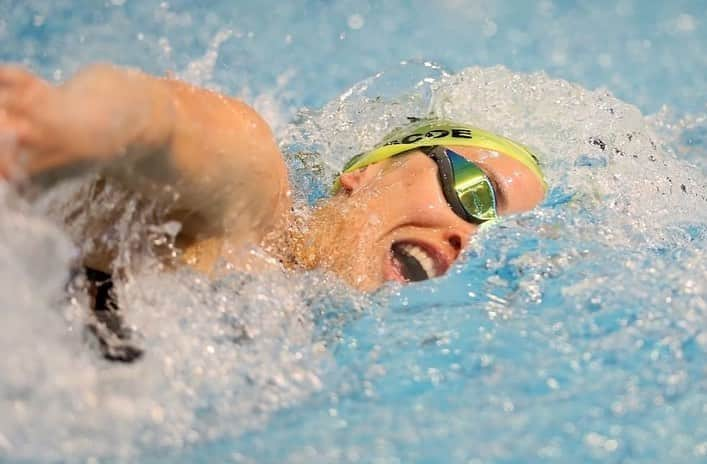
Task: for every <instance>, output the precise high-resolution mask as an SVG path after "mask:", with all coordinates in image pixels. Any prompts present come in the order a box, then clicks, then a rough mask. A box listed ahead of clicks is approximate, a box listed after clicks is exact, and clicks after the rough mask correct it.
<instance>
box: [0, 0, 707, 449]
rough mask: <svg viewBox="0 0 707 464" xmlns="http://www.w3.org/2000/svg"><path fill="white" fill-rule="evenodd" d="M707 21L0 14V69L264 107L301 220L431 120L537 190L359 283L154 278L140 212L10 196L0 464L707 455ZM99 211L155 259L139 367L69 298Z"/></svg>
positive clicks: (43, 8)
mask: <svg viewBox="0 0 707 464" xmlns="http://www.w3.org/2000/svg"><path fill="white" fill-rule="evenodd" d="M704 6H705V5H704V2H702V1H697V0H695V1H682V2H680V1H676V2H671V3H670V4H668V3H663V2H655V4H653V2H650V3H649V2H638V1H630V0H620V1H619V2H564V1H550V0H545V1H541V2H535V3H534V2H521V1H515V2H511V1H508V2H501V1H484V0H479V1H464V0H445V1H441V2H421V1H402V0H398V1H390V2H388V1H375V2H374V1H369V2H354V1H338V2H329V1H322V0H318V1H314V0H309V1H302V2H290V3H287V4H285V3H280V2H267V1H261V2H226V1H223V2H211V4H209V5H208V7H206V6H204V5H198V4H194V3H193V2H186V1H172V2H154V1H141V2H136V1H132V0H112V1H110V2H105V3H104V4H100V5H99V4H92V5H80V4H78V2H69V1H62V0H60V1H53V2H48V1H46V0H45V1H34V0H31V1H25V2H12V1H7V0H0V12H2V15H0V39H1V40H2V44H3V45H2V47H1V48H0V60H2V61H8V60H9V61H19V62H23V63H25V64H26V65H28V66H30V67H31V68H32V69H34V70H36V71H38V72H40V73H42V74H43V75H44V76H45V77H47V78H49V79H55V80H61V79H64V78H66V77H68V76H70V75H71V73H72V72H74V71H75V70H76V69H78V68H79V67H80V66H81V65H84V64H87V63H90V62H92V61H96V60H109V61H112V62H116V63H119V64H123V65H132V66H139V67H141V68H143V69H146V70H148V71H151V72H155V73H164V72H166V71H171V72H174V73H175V74H177V75H179V76H181V77H183V78H185V79H188V80H190V81H192V82H195V83H198V84H201V85H205V86H209V87H211V88H215V89H219V90H222V91H226V92H229V93H231V94H235V95H238V96H241V97H242V98H244V99H246V100H247V101H249V102H250V103H252V104H253V105H254V106H256V108H258V110H260V111H261V112H262V113H263V114H265V115H266V117H267V118H268V120H269V121H270V122H271V123H272V124H273V126H274V127H275V129H276V132H277V134H278V138H279V140H280V141H281V146H282V149H283V151H284V153H285V154H286V156H287V157H288V161H289V163H290V165H291V167H292V172H293V180H294V181H295V183H296V184H297V185H298V192H297V194H298V197H299V198H300V199H301V201H302V202H313V201H316V200H317V199H318V198H320V197H321V196H322V195H323V194H324V192H325V191H326V185H328V181H329V180H330V179H331V178H332V176H333V174H334V173H335V172H336V171H337V170H338V169H339V168H340V167H341V166H342V164H343V162H344V161H345V160H346V159H347V158H348V157H349V156H351V155H353V154H355V153H357V152H358V151H360V150H362V149H365V148H367V147H370V146H371V145H372V144H374V143H375V142H376V141H377V140H379V139H380V137H381V136H382V135H384V134H385V133H386V132H387V131H388V130H390V129H391V128H393V127H395V126H396V125H398V124H400V123H401V122H403V121H405V119H406V117H407V116H419V115H427V114H430V113H432V114H435V115H438V116H442V117H448V118H452V119H458V120H463V121H473V122H474V124H476V125H479V126H480V127H485V128H488V129H490V130H495V131H498V132H500V133H503V134H505V135H508V136H510V137H512V138H515V139H518V140H522V141H523V142H524V143H526V144H527V145H529V146H531V147H533V148H534V149H535V150H536V151H538V152H539V153H541V154H542V160H543V164H544V165H545V169H546V172H547V176H548V182H549V184H550V185H551V190H550V192H549V194H548V197H547V199H546V200H545V202H544V203H543V205H542V206H541V207H540V208H538V209H537V210H535V211H532V212H529V213H526V214H522V215H518V216H514V217H508V218H504V219H503V220H502V221H501V222H500V223H499V224H496V225H494V226H492V227H489V228H486V229H484V230H482V231H481V233H480V234H479V236H478V237H477V238H475V239H474V241H473V243H472V244H471V245H470V247H469V251H468V252H467V254H466V256H465V258H464V259H463V260H462V261H461V262H460V263H458V264H457V265H455V266H454V267H453V269H452V270H451V271H450V272H449V274H448V275H447V276H445V277H444V278H441V279H437V280H434V281H428V282H423V283H420V284H416V285H410V286H406V287H399V286H389V287H386V288H384V289H383V290H381V291H380V292H377V293H376V294H373V295H361V294H359V293H357V292H354V291H352V290H350V289H347V288H346V287H345V286H344V285H342V284H341V283H340V282H338V281H337V280H336V279H335V278H334V277H332V276H330V275H326V274H323V273H319V272H311V273H301V274H297V275H282V274H280V273H270V274H266V275H259V276H248V275H241V274H237V273H233V272H227V273H225V277H223V278H220V279H218V280H216V281H207V280H206V279H204V278H203V277H201V276H198V275H196V274H193V273H190V272H189V271H187V270H183V271H181V272H178V273H175V274H164V273H159V272H157V271H156V270H155V266H156V265H155V263H154V262H152V261H151V259H150V246H149V245H150V244H152V243H158V242H159V243H162V242H164V241H165V240H167V241H168V240H169V236H170V231H172V230H173V228H172V227H171V225H170V224H169V223H165V224H162V223H160V222H159V220H156V219H155V218H159V211H157V209H156V208H153V207H150V205H148V207H144V205H141V204H140V200H138V199H135V198H133V197H131V196H130V195H126V194H125V193H124V192H121V191H120V190H119V189H117V188H112V187H109V188H108V189H107V190H106V191H104V192H102V193H100V194H98V195H96V193H95V192H91V187H90V186H91V182H90V180H91V179H90V178H86V179H78V180H77V181H72V182H69V183H66V184H62V185H58V186H56V187H55V188H53V189H51V190H50V191H49V192H44V193H41V194H38V195H36V198H34V199H33V200H32V201H27V200H23V199H20V198H18V197H17V195H15V193H14V192H13V191H12V190H11V189H8V188H7V187H6V186H2V189H1V190H0V209H2V214H0V237H1V239H0V257H1V259H0V275H1V276H2V278H1V279H0V290H2V291H0V303H2V307H3V308H5V311H4V318H3V323H2V327H3V328H4V333H3V336H2V337H0V348H2V351H3V353H4V356H3V358H2V359H1V360H0V372H1V373H2V375H0V391H1V392H2V395H0V405H1V410H2V411H3V414H2V418H0V460H2V461H4V462H57V461H62V462H63V461H75V462H104V461H106V462H116V461H117V462H122V461H127V462H136V461H139V462H155V463H158V462H237V463H255V462H257V463H264V462H273V463H275V462H278V463H279V462H291V463H300V462H302V463H305V462H306V463H310V462H317V463H319V462H321V463H328V462H331V463H340V462H352V463H353V462H377V463H378V462H379V463H407V462H420V463H437V462H460V463H514V462H518V463H521V462H522V463H526V462H621V463H634V462H635V463H639V462H641V463H643V462H704V461H706V460H707V423H706V422H705V421H704V420H703V417H704V416H705V414H706V413H707V383H706V380H705V370H704V365H705V360H706V359H707V354H706V351H707V264H706V263H707V260H706V259H705V245H707V186H706V185H707V182H706V179H707V163H706V158H705V152H706V150H707V136H706V135H705V134H707V122H706V121H707V120H706V119H705V117H706V113H707V111H706V109H707V107H706V103H707V85H706V83H705V76H706V75H707V54H705V52H704V46H705V44H706V43H707V21H706V20H707V14H706V13H705V11H706V10H705V8H704ZM312 153H316V154H312ZM89 177H90V176H89ZM67 200H71V201H68V203H69V204H70V205H69V206H66V203H67ZM74 200H75V201H74ZM74 205H79V206H80V207H81V208H82V210H83V211H84V212H83V213H82V215H79V216H78V219H76V220H74V221H73V222H71V223H70V224H69V226H68V227H60V226H58V225H57V222H56V218H57V217H60V216H67V215H71V212H72V209H71V208H72V207H73V206H74ZM89 205H91V206H92V207H91V208H87V206H89ZM115 205H119V206H120V208H122V209H121V211H122V213H121V214H120V219H119V220H118V221H117V222H116V224H114V225H113V226H112V228H110V229H109V230H108V231H106V232H105V234H104V235H102V236H101V237H102V238H101V239H102V240H103V239H105V240H114V241H118V242H119V243H121V247H120V249H121V255H120V259H123V260H137V259H139V258H138V257H139V256H142V255H147V256H146V257H144V258H143V259H144V260H145V262H144V263H143V264H142V265H141V266H138V267H139V268H140V271H137V272H136V273H135V274H134V275H132V276H130V278H129V279H127V280H126V281H125V282H119V283H118V288H117V291H118V296H119V299H120V301H121V302H124V303H123V304H124V307H125V310H126V313H127V314H126V317H127V319H128V320H129V321H130V323H131V324H132V325H133V326H134V329H135V331H136V336H137V339H138V341H139V342H140V344H141V345H142V346H143V347H144V348H145V349H146V353H147V354H146V356H145V358H144V359H143V360H142V361H141V362H139V363H136V364H134V365H127V366H126V365H116V364H110V363H106V362H105V361H102V360H101V359H99V357H98V356H97V355H96V352H95V350H94V349H92V348H91V347H90V346H87V345H90V342H87V341H86V338H85V337H84V335H83V329H82V326H83V322H82V321H83V316H82V315H83V313H84V311H85V309H86V304H87V303H86V301H85V298H84V297H83V296H82V295H83V294H82V293H81V292H79V291H73V290H72V286H76V285H80V282H73V283H72V285H70V286H69V288H68V289H67V287H66V282H67V281H70V280H71V268H72V262H73V261H74V260H75V259H76V257H77V256H78V255H79V254H80V252H81V250H82V249H83V248H84V247H88V246H91V243H90V240H87V239H86V237H85V236H82V231H83V228H84V227H85V224H87V222H85V221H87V220H88V219H90V218H89V216H91V215H92V214H100V213H101V211H105V210H106V209H108V208H112V207H115ZM138 206H143V207H141V208H140V207H138ZM87 210H88V211H89V212H86V211H87ZM146 238H147V240H146ZM146 243H147V245H146ZM247 252H249V253H258V250H248V251H247ZM67 295H68V296H67Z"/></svg>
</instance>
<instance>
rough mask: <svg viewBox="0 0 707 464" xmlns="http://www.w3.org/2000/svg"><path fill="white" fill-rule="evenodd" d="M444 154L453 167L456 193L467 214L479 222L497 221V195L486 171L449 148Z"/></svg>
mask: <svg viewBox="0 0 707 464" xmlns="http://www.w3.org/2000/svg"><path fill="white" fill-rule="evenodd" d="M444 152H445V154H446V156H447V157H448V158H449V161H450V162H451V165H452V173H453V177H454V178H453V182H454V191H455V192H456V196H457V198H458V199H459V201H460V202H461V204H462V206H463V207H464V210H465V211H466V213H467V214H468V215H469V216H471V217H472V218H474V219H475V220H476V221H478V222H486V221H490V220H492V219H496V217H497V213H496V194H495V192H494V190H493V186H492V185H491V181H490V180H489V178H488V177H487V176H486V174H485V173H484V171H482V170H481V168H479V167H478V166H476V165H475V164H474V163H472V162H470V161H469V160H467V159H466V158H464V157H463V156H461V155H459V154H457V153H455V152H454V151H452V150H450V149H449V148H446V149H445V150H444ZM445 190H447V189H445Z"/></svg>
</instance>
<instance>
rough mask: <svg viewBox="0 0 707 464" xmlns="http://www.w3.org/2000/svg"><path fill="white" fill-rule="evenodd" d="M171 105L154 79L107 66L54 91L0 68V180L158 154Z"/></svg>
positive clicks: (93, 68) (14, 69)
mask: <svg viewBox="0 0 707 464" xmlns="http://www.w3.org/2000/svg"><path fill="white" fill-rule="evenodd" d="M171 103H172V102H171V99H170V98H169V95H168V94H167V92H165V91H164V90H163V89H161V87H160V86H159V85H157V84H156V83H155V79H153V78H151V77H148V76H146V75H144V74H141V73H139V72H135V71H127V70H121V69H118V68H114V67H112V66H108V65H94V66H91V67H89V68H87V69H85V70H83V71H82V72H80V73H79V74H77V75H76V76H75V77H73V78H72V79H71V80H69V81H67V82H66V83H64V84H62V85H58V86H55V85H52V84H50V83H48V82H46V81H44V80H42V79H40V78H39V77H37V76H35V75H33V74H32V73H30V72H28V71H26V70H24V69H22V68H19V67H14V66H0V178H5V179H9V180H13V179H17V178H22V177H26V176H29V177H32V176H34V175H37V174H40V173H44V172H47V171H49V172H51V171H53V170H58V171H64V172H70V171H71V170H72V168H77V167H81V166H87V165H88V166H91V165H95V164H98V163H100V162H107V161H111V160H114V159H116V158H119V157H121V156H124V155H128V154H134V153H148V152H150V151H153V150H158V149H160V147H162V146H164V145H165V144H166V143H167V139H168V137H169V131H170V128H171V117H172V116H171V112H172V106H171Z"/></svg>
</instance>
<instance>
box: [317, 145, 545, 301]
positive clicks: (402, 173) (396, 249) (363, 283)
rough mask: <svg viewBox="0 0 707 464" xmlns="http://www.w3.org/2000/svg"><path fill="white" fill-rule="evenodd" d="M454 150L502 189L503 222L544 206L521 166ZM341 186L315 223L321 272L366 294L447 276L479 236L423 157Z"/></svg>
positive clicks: (402, 158)
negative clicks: (452, 204) (453, 205)
mask: <svg viewBox="0 0 707 464" xmlns="http://www.w3.org/2000/svg"><path fill="white" fill-rule="evenodd" d="M449 148H451V149H453V150H454V151H455V152H457V153H459V154H460V155H462V156H464V157H465V158H467V159H468V160H470V161H472V162H473V163H474V164H476V165H477V166H478V167H480V168H481V169H482V170H483V171H484V172H485V173H486V175H487V176H488V177H489V178H490V179H491V181H492V183H494V184H495V186H496V190H497V192H496V193H497V207H498V212H499V214H500V215H508V214H512V213H519V212H522V211H527V210H530V209H532V208H533V207H535V206H536V205H537V204H538V203H540V201H541V200H542V198H543V196H544V188H543V184H542V182H541V181H540V179H538V177H537V176H536V175H535V174H534V173H533V172H532V171H531V170H530V169H528V168H527V167H526V166H525V165H523V164H522V163H521V162H519V161H517V160H515V159H513V158H511V157H509V156H506V155H503V154H499V153H496V152H492V151H488V150H483V149H479V148H475V147H462V146H450V147H449ZM341 184H342V189H341V191H340V192H339V193H338V194H337V195H336V196H334V197H333V198H331V199H330V200H329V201H327V202H326V203H325V204H323V205H321V206H320V207H319V208H318V209H317V211H316V212H315V215H314V220H313V222H312V232H313V233H314V235H315V237H313V238H314V240H316V243H317V248H318V250H317V253H316V254H317V255H318V256H319V259H318V260H317V261H318V263H317V264H318V265H321V266H323V267H325V268H328V269H330V270H332V271H334V272H336V273H337V274H339V275H340V276H341V277H343V278H344V279H345V280H346V281H348V282H349V283H351V284H352V285H354V286H355V287H357V288H360V289H362V290H373V289H375V288H377V287H379V286H380V285H382V284H383V283H385V282H386V281H390V280H392V281H399V282H408V281H411V280H421V279H424V278H433V277H437V276H440V275H443V274H444V273H445V272H447V270H448V269H449V268H450V267H451V265H452V263H454V261H455V260H456V259H457V258H458V257H459V255H460V254H461V252H462V251H463V249H464V247H465V246H466V244H467V243H468V242H469V240H470V238H471V237H472V236H473V235H474V234H475V233H476V231H477V230H478V228H479V226H478V225H476V224H470V223H468V222H466V221H464V220H463V219H461V218H460V217H459V216H457V215H456V214H455V213H454V212H453V211H452V209H451V208H450V206H449V205H448V204H447V201H446V200H445V197H444V194H443V192H442V188H441V186H440V183H439V179H438V173H437V165H436V164H435V162H434V161H433V160H432V159H430V158H429V157H428V156H426V155H425V154H424V153H422V152H421V151H419V150H412V151H410V152H408V153H406V154H403V155H399V156H396V157H393V158H390V159H387V160H384V161H382V162H380V163H376V164H372V165H369V166H367V167H365V168H362V169H359V170H357V171H352V172H348V173H344V174H343V175H342V176H341ZM423 271H424V272H423Z"/></svg>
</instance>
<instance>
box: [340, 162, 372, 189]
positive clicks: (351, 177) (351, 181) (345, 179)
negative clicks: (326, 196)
mask: <svg viewBox="0 0 707 464" xmlns="http://www.w3.org/2000/svg"><path fill="white" fill-rule="evenodd" d="M374 166H375V165H369V166H364V167H362V168H360V169H356V170H354V171H349V172H344V173H343V174H341V177H339V181H340V182H341V188H342V189H343V190H344V191H346V192H348V193H351V192H353V191H354V190H356V189H358V187H360V186H361V185H365V184H366V183H367V182H368V181H369V180H370V179H372V178H373V177H374V176H375V171H376V169H374Z"/></svg>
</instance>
